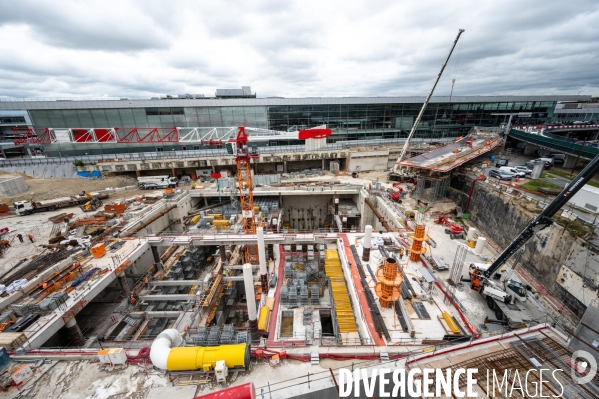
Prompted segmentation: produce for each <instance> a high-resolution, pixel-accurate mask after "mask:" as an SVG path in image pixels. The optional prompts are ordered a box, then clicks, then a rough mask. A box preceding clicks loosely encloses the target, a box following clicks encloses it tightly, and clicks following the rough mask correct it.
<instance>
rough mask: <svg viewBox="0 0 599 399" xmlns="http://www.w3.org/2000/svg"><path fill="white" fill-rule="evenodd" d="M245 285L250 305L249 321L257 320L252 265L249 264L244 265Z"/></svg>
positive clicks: (246, 297)
mask: <svg viewBox="0 0 599 399" xmlns="http://www.w3.org/2000/svg"><path fill="white" fill-rule="evenodd" d="M243 283H244V285H245V299H246V302H247V305H248V319H250V321H253V320H256V293H255V292H254V276H253V275H252V265H251V264H249V263H246V264H245V265H243Z"/></svg>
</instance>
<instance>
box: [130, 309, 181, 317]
mask: <svg viewBox="0 0 599 399" xmlns="http://www.w3.org/2000/svg"><path fill="white" fill-rule="evenodd" d="M181 313H183V312H181V311H179V310H165V311H163V312H153V311H152V312H131V313H129V314H130V315H131V316H135V317H140V316H141V315H144V314H145V315H146V317H148V318H160V317H169V318H170V317H179V316H180V315H181Z"/></svg>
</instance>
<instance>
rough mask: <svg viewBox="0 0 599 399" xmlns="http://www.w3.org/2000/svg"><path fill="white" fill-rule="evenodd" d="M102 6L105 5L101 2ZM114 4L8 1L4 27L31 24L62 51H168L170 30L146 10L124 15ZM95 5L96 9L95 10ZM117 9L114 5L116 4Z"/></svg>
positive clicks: (1, 22)
mask: <svg viewBox="0 0 599 399" xmlns="http://www.w3.org/2000/svg"><path fill="white" fill-rule="evenodd" d="M100 4H101V3H100ZM110 4H111V3H107V4H106V6H104V7H102V6H101V5H100V6H99V7H98V3H87V2H83V3H75V2H69V3H66V4H65V3H63V4H62V5H61V4H58V3H55V2H46V1H35V0H32V1H25V0H22V1H18V2H4V3H3V8H2V13H1V14H0V25H16V24H21V25H27V26H28V27H29V28H30V29H31V30H32V31H33V32H35V35H36V37H37V38H38V40H40V41H41V42H44V43H47V44H49V45H51V46H55V47H58V48H71V49H81V50H103V51H141V50H147V49H164V48H168V46H169V40H168V31H167V30H165V29H162V28H161V25H160V24H159V23H158V22H157V21H154V20H152V19H151V18H148V17H147V16H145V15H144V14H143V12H142V10H143V8H141V9H139V10H138V12H135V13H132V14H128V15H124V14H123V13H121V12H120V11H122V10H121V8H122V7H116V8H115V9H114V10H113V11H111V10H110V7H111V5H110ZM94 5H95V7H94ZM113 6H114V4H113Z"/></svg>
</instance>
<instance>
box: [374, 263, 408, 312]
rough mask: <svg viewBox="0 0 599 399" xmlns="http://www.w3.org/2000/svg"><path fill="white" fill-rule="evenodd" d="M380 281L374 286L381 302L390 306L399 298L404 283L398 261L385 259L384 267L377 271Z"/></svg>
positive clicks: (383, 305) (385, 305) (382, 304)
mask: <svg viewBox="0 0 599 399" xmlns="http://www.w3.org/2000/svg"><path fill="white" fill-rule="evenodd" d="M376 278H377V280H378V283H377V284H376V286H375V287H374V290H375V292H376V295H377V296H378V297H379V302H380V303H381V306H382V307H384V308H390V307H391V306H393V303H394V302H395V301H397V300H398V299H399V296H400V293H399V287H400V286H401V283H403V275H402V274H401V273H399V271H398V269H397V261H396V260H395V259H393V258H387V259H385V263H384V265H383V267H381V268H379V269H378V270H377V271H376Z"/></svg>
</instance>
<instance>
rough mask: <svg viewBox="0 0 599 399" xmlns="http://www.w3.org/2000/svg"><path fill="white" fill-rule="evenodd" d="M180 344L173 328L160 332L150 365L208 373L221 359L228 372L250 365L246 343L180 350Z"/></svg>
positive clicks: (182, 347) (152, 350) (153, 348)
mask: <svg viewBox="0 0 599 399" xmlns="http://www.w3.org/2000/svg"><path fill="white" fill-rule="evenodd" d="M182 341H183V340H182V338H181V335H180V334H179V331H177V330H175V329H174V328H171V329H168V330H164V331H163V332H162V333H160V334H159V335H158V337H156V339H155V340H154V342H152V347H151V348H150V360H151V361H152V364H153V365H154V366H155V367H156V368H159V369H161V370H168V371H186V370H199V369H202V370H204V371H211V370H214V367H215V366H216V362H217V361H219V360H224V361H225V364H226V365H227V367H228V368H230V369H234V368H237V369H239V368H245V369H247V367H248V366H249V364H250V346H249V345H248V344H235V345H220V346H181V347H179V345H181V343H182Z"/></svg>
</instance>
